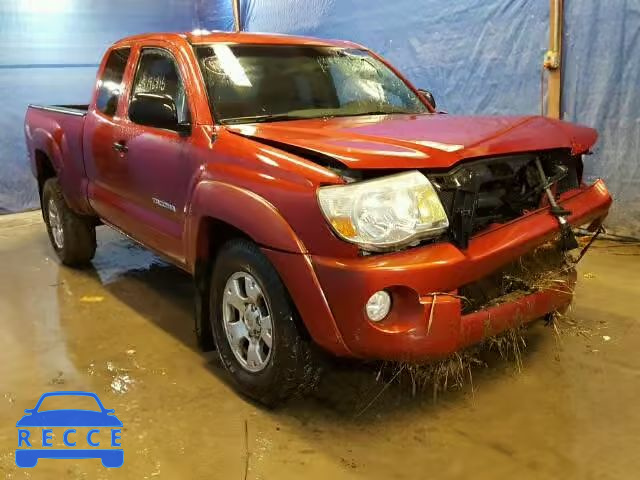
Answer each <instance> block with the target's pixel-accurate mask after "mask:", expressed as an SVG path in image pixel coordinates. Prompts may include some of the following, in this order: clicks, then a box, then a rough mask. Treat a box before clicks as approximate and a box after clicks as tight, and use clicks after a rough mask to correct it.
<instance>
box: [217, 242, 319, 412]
mask: <svg viewBox="0 0 640 480" xmlns="http://www.w3.org/2000/svg"><path fill="white" fill-rule="evenodd" d="M238 272H241V273H242V272H244V273H247V274H249V275H251V276H252V277H253V278H255V280H256V281H257V283H258V285H259V287H260V289H261V290H262V293H263V295H264V299H265V301H266V303H267V305H268V308H269V313H270V315H271V317H272V318H271V328H272V331H273V340H272V345H271V350H270V356H269V357H268V359H267V360H266V362H265V363H266V366H265V367H264V368H263V369H262V370H260V371H258V372H252V371H249V370H247V368H245V367H244V366H243V365H242V364H241V363H240V362H239V361H238V359H237V358H236V356H235V354H234V353H233V351H232V348H231V345H230V342H229V340H228V339H227V335H226V333H225V327H224V325H223V321H224V320H223V311H222V310H223V302H222V299H223V294H224V289H225V286H226V284H227V280H229V279H230V278H231V276H232V275H234V274H235V273H238ZM209 297H210V301H211V305H210V312H211V314H210V319H211V330H212V333H213V337H214V340H215V343H216V346H217V350H218V354H219V356H220V360H221V361H222V364H223V365H224V367H225V369H226V370H227V371H228V372H229V374H230V375H231V377H232V379H233V383H234V384H235V386H236V388H237V390H239V391H240V392H241V393H243V394H244V395H246V396H248V397H249V398H251V399H253V400H255V401H258V402H260V403H262V404H264V405H267V406H270V407H273V406H276V405H277V404H280V403H282V402H284V401H286V400H288V399H290V398H293V397H296V396H300V395H304V394H306V393H309V392H310V391H311V390H313V389H314V388H315V387H316V386H317V384H318V382H319V380H320V373H321V368H320V365H321V362H320V356H319V352H317V351H316V350H315V346H313V345H312V344H311V341H310V340H309V339H307V338H305V336H306V335H303V334H304V333H306V332H301V331H300V330H302V327H299V326H298V322H297V321H298V318H297V317H296V315H297V312H296V309H295V307H294V306H293V303H292V301H291V299H290V297H289V294H288V292H287V291H286V288H285V287H284V285H283V284H282V281H281V280H280V277H279V276H278V273H277V272H276V270H275V268H274V267H273V265H271V263H270V262H269V260H268V259H267V258H266V257H265V256H264V254H263V253H262V252H261V251H260V249H259V248H258V247H257V246H256V245H255V244H254V243H253V242H251V241H248V240H245V239H235V240H231V241H229V242H228V243H226V244H225V245H223V246H222V248H221V249H220V252H219V254H218V256H217V258H216V261H215V264H214V267H213V272H212V277H211V295H210V296H209ZM301 333H303V334H301Z"/></svg>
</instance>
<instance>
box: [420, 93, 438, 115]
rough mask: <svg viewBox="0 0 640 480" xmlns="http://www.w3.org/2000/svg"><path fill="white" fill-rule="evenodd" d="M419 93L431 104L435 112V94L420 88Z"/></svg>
mask: <svg viewBox="0 0 640 480" xmlns="http://www.w3.org/2000/svg"><path fill="white" fill-rule="evenodd" d="M418 91H419V92H420V93H421V94H422V96H423V97H424V98H426V99H427V102H429V104H430V105H431V106H432V107H433V109H434V110H435V109H436V99H435V98H433V93H431V92H430V91H429V90H425V89H424V88H419V89H418Z"/></svg>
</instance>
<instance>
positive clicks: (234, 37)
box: [115, 30, 363, 48]
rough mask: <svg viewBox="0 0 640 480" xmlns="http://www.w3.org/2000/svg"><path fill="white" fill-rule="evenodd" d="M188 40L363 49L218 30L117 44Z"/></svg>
mask: <svg viewBox="0 0 640 480" xmlns="http://www.w3.org/2000/svg"><path fill="white" fill-rule="evenodd" d="M178 39H186V40H187V41H188V42H189V43H192V44H194V45H197V44H205V43H216V42H220V43H246V44H252V45H256V44H264V45H315V46H326V47H340V48H363V47H362V46H361V45H358V44H357V43H354V42H349V41H346V40H325V39H321V38H314V37H300V36H295V35H284V34H276V33H248V32H223V31H217V30H213V31H210V30H194V31H192V32H185V33H143V34H140V35H133V36H130V37H126V38H123V39H121V40H119V41H118V42H116V43H115V45H119V44H122V43H129V42H133V41H153V40H167V41H171V40H178Z"/></svg>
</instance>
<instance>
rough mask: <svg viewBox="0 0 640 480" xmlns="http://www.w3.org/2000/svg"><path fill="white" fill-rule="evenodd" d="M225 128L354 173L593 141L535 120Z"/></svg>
mask: <svg viewBox="0 0 640 480" xmlns="http://www.w3.org/2000/svg"><path fill="white" fill-rule="evenodd" d="M226 128H227V130H229V131H231V132H233V133H236V134H240V135H243V136H245V137H248V138H252V139H254V140H256V141H261V140H262V141H265V142H268V143H269V144H271V145H274V146H277V147H281V148H283V149H286V148H287V146H290V147H293V148H295V149H296V151H297V152H298V153H300V152H303V151H304V150H307V151H311V152H315V153H317V154H321V155H325V156H329V157H332V158H334V159H336V160H338V161H339V162H341V163H343V164H345V165H346V166H347V167H349V168H353V169H358V168H364V169H368V168H448V167H451V166H452V165H454V164H456V163H457V162H459V161H460V160H463V159H469V158H474V157H485V156H490V155H504V154H509V153H517V152H528V151H535V150H547V149H553V148H570V149H571V150H572V152H573V153H574V154H577V153H582V152H584V151H586V150H588V149H589V148H590V147H591V146H592V145H593V144H594V143H595V141H596V139H597V133H596V131H595V130H593V129H591V128H588V127H584V126H580V125H575V124H570V123H566V122H561V121H558V120H553V119H549V118H545V117H538V116H519V117H516V116H492V117H480V116H456V115H446V114H425V115H371V116H357V117H336V118H328V119H310V120H293V121H284V122H273V123H256V124H244V125H230V126H227V127H226ZM301 154H303V153H301Z"/></svg>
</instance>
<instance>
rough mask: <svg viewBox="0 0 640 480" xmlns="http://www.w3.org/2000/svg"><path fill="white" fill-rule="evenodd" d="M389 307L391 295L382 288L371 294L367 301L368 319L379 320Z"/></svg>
mask: <svg viewBox="0 0 640 480" xmlns="http://www.w3.org/2000/svg"><path fill="white" fill-rule="evenodd" d="M390 309H391V297H390V296H389V294H388V293H387V292H385V291H384V290H380V291H379V292H376V293H374V294H373V295H371V298H369V300H368V301H367V306H366V311H367V316H368V317H369V320H371V321H372V322H379V321H380V320H382V319H384V317H386V316H387V314H388V313H389V310H390Z"/></svg>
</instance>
